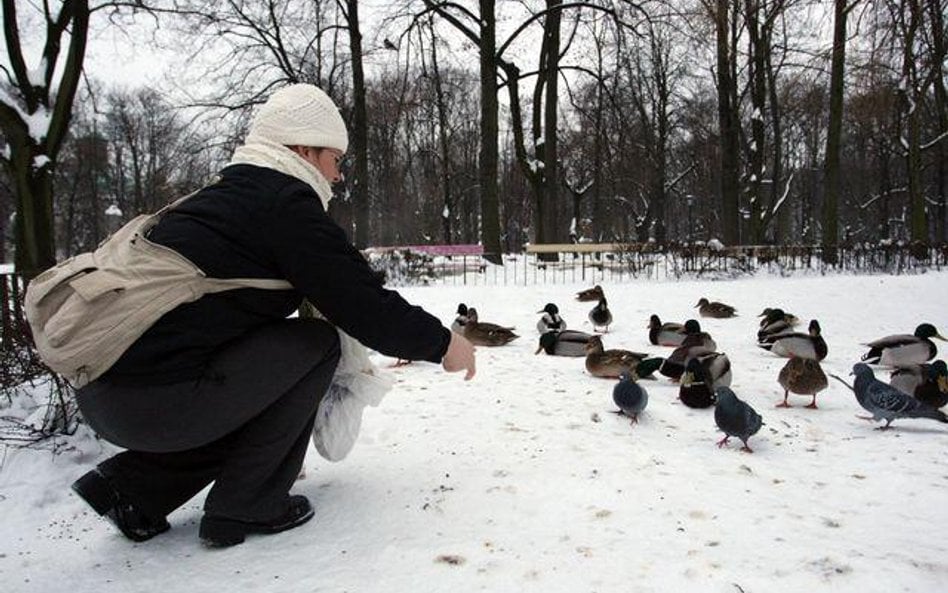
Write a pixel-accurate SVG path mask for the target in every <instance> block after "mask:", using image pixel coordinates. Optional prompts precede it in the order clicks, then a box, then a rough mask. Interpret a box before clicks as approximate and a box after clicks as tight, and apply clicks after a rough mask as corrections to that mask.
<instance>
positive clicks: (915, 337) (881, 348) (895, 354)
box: [862, 323, 945, 367]
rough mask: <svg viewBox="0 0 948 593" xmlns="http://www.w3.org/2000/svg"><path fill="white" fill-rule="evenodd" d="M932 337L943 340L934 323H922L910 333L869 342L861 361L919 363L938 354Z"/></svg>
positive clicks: (902, 364)
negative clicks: (867, 350)
mask: <svg viewBox="0 0 948 593" xmlns="http://www.w3.org/2000/svg"><path fill="white" fill-rule="evenodd" d="M932 338H935V339H937V340H945V338H944V337H943V336H942V335H941V334H939V333H938V330H937V329H935V326H934V325H932V324H931V323H922V324H920V325H919V326H918V327H916V328H915V333H914V334H912V335H908V334H897V335H892V336H886V337H884V338H879V339H878V340H873V341H872V342H869V343H868V344H866V346H869V352H866V353H865V354H863V355H862V361H863V362H865V363H868V364H881V365H884V366H890V367H897V366H905V365H909V364H921V363H923V362H925V361H928V360H931V359H933V358H935V356H937V355H938V348H937V347H936V346H935V343H934V342H932Z"/></svg>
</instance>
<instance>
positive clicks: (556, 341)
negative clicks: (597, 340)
mask: <svg viewBox="0 0 948 593" xmlns="http://www.w3.org/2000/svg"><path fill="white" fill-rule="evenodd" d="M591 337H592V334H587V333H586V332H581V331H576V330H574V329H567V330H563V331H561V332H556V331H549V332H546V333H545V334H543V335H541V336H540V343H539V346H538V347H537V351H536V352H535V353H534V354H539V353H541V352H546V353H547V354H549V355H550V356H572V357H580V356H586V342H588V341H589V338H591Z"/></svg>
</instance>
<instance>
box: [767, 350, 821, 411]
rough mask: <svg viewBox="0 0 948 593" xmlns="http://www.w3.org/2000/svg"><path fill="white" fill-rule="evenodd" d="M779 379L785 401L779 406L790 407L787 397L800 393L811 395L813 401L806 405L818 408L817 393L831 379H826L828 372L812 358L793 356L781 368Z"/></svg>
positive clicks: (778, 405)
mask: <svg viewBox="0 0 948 593" xmlns="http://www.w3.org/2000/svg"><path fill="white" fill-rule="evenodd" d="M777 381H778V382H779V383H780V386H781V387H783V402H782V403H779V404H777V407H778V408H789V407H790V404H789V403H787V398H788V397H789V395H790V393H791V392H792V393H796V394H799V395H811V396H813V401H811V402H810V403H809V404H808V405H807V406H806V407H808V408H813V409H816V394H817V393H819V392H820V391H823V390H824V389H826V388H827V387H829V381H827V379H826V373H824V372H823V368H822V367H821V366H820V363H819V362H818V361H816V360H813V359H812V358H801V357H798V356H794V357H792V358H791V359H790V360H788V361H787V364H785V365H783V368H782V369H780V374H779V375H777Z"/></svg>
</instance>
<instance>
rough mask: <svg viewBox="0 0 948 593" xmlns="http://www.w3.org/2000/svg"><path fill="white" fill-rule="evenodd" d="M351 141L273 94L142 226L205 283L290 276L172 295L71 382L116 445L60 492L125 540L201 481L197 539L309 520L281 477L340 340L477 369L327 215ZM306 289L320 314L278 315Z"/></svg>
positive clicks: (337, 120) (289, 470)
mask: <svg viewBox="0 0 948 593" xmlns="http://www.w3.org/2000/svg"><path fill="white" fill-rule="evenodd" d="M347 144H348V134H347V132H346V127H345V123H344V121H343V119H342V117H341V116H340V114H339V111H338V109H337V108H336V106H335V105H334V104H333V102H332V100H331V99H330V98H329V97H328V96H327V95H326V94H325V93H323V92H322V91H321V90H319V89H318V88H316V87H314V86H311V85H304V84H298V85H293V86H289V87H286V88H284V89H282V90H279V91H277V92H276V93H274V94H273V95H272V96H271V97H270V98H269V100H268V101H267V102H266V103H265V104H264V105H263V106H262V107H261V108H260V110H259V112H258V113H257V115H256V117H255V118H254V120H253V123H252V125H251V128H250V132H249V134H248V136H247V138H246V141H245V143H244V145H242V146H240V147H239V148H238V149H237V150H236V151H235V153H234V156H233V159H232V160H231V162H230V163H229V164H228V165H227V166H226V167H225V168H224V169H223V171H222V172H221V174H220V178H219V179H218V180H217V181H216V182H215V183H214V184H213V185H209V186H208V187H206V188H204V189H202V190H201V191H200V192H198V193H197V194H195V195H194V196H193V197H190V198H189V199H187V200H186V201H184V202H182V203H181V204H180V205H177V206H176V207H174V208H173V209H171V210H169V211H168V212H167V213H165V214H164V215H163V217H162V218H161V219H160V222H158V224H157V225H156V226H154V227H153V228H152V229H151V231H150V232H149V234H148V238H149V239H150V240H151V241H152V242H154V243H157V244H159V245H164V246H167V247H170V248H172V249H173V250H174V251H176V252H178V253H179V254H181V255H183V256H184V257H185V258H187V259H188V260H190V261H191V262H193V263H194V264H196V265H197V266H198V267H199V268H200V269H201V270H202V271H203V272H204V273H206V274H207V276H208V277H213V278H261V279H283V280H286V281H287V282H288V283H289V285H290V286H291V288H289V289H285V290H264V289H260V288H240V289H236V290H228V291H226V292H219V293H213V294H205V295H204V296H202V297H201V298H199V299H198V300H196V301H193V302H190V303H186V304H181V305H179V306H177V307H176V308H174V309H173V310H172V311H171V312H169V313H167V314H165V315H164V316H162V317H161V318H160V319H159V320H158V321H157V322H156V323H155V324H154V325H152V326H151V327H150V328H149V329H148V330H147V331H146V332H145V333H144V334H143V335H142V336H141V337H140V338H139V339H138V340H137V341H135V342H134V344H132V346H131V347H129V349H128V350H126V351H125V352H124V354H123V355H122V356H121V358H119V359H118V361H117V362H116V363H115V364H114V365H112V366H111V368H109V370H108V371H107V372H105V373H104V374H102V375H101V376H99V377H98V378H97V379H95V380H94V381H92V382H90V383H88V384H87V385H85V386H83V387H81V388H80V389H79V390H78V391H77V398H78V402H79V407H80V409H81V411H82V414H83V416H84V418H85V419H86V421H87V422H88V424H89V425H90V426H91V427H92V428H93V429H94V430H95V431H96V432H98V433H99V434H100V435H101V436H102V437H103V438H105V439H106V440H108V441H110V442H112V443H114V444H116V445H118V446H120V447H123V448H125V449H127V450H125V451H123V452H121V453H119V454H117V455H115V456H114V457H111V458H110V459H107V460H105V461H103V462H102V463H101V464H99V465H98V467H96V468H95V469H93V470H92V471H90V472H88V473H87V474H85V475H84V476H82V477H81V478H79V480H77V481H76V482H75V483H74V484H73V489H74V490H75V491H76V492H77V493H78V494H79V496H81V497H82V498H83V499H84V500H85V501H86V502H87V503H89V504H90V505H91V506H92V508H93V509H95V511H96V512H97V513H99V514H100V515H104V516H106V517H107V518H108V519H109V520H110V521H111V522H112V523H114V524H115V526H116V527H118V529H120V530H121V532H122V533H123V534H124V535H125V536H126V537H128V538H129V539H132V540H135V541H144V540H147V539H150V538H152V537H154V536H156V535H158V534H160V533H162V532H164V531H167V530H168V529H169V528H170V526H169V523H168V521H167V518H166V517H167V516H168V514H170V513H171V512H172V511H174V510H175V509H177V508H178V507H180V506H181V505H182V504H184V503H185V502H187V501H188V500H189V499H191V498H192V497H193V496H195V495H196V494H197V493H198V492H200V491H201V490H203V489H204V488H205V487H206V486H207V485H209V484H213V486H212V487H211V488H210V490H209V492H208V494H207V498H206V500H205V503H204V516H203V518H202V520H201V525H200V531H199V535H200V538H201V539H202V541H204V542H205V543H206V544H208V545H210V546H230V545H234V544H238V543H241V542H243V541H244V539H245V537H246V536H247V535H249V534H269V533H276V532H280V531H284V530H287V529H292V528H294V527H297V526H299V525H302V524H303V523H305V522H306V521H308V520H309V519H311V518H312V517H313V514H314V511H313V507H312V505H311V503H310V501H309V500H307V498H306V497H304V496H302V495H292V494H290V487H291V486H292V485H293V483H294V481H295V478H296V476H297V475H298V473H299V471H300V469H301V467H302V464H303V458H304V455H305V452H306V448H307V446H308V443H309V438H310V435H311V434H312V431H313V425H314V420H315V418H316V415H317V410H320V411H322V410H321V409H320V407H319V404H320V401H321V399H322V398H323V396H324V394H326V393H327V390H330V386H331V385H334V383H333V382H334V380H336V379H338V373H337V368H338V369H340V370H341V369H342V368H343V367H345V366H346V365H347V362H346V356H348V354H346V353H348V352H357V350H356V349H355V348H354V347H353V344H355V346H356V347H357V348H358V349H363V350H362V352H363V354H362V357H363V360H365V359H364V347H363V346H362V345H361V344H364V345H365V346H368V347H370V348H373V349H375V350H377V351H379V352H381V353H383V354H385V355H388V356H392V357H397V358H401V359H407V360H427V361H431V362H440V363H442V365H443V367H444V368H445V370H447V371H449V372H454V371H460V370H465V371H466V376H465V378H466V379H470V378H471V377H473V375H474V372H475V359H474V349H473V347H472V346H471V344H470V343H469V342H468V341H467V340H465V339H464V338H463V337H461V336H459V335H457V334H455V333H453V332H451V331H449V330H448V329H447V328H445V327H444V326H443V325H442V324H441V323H440V321H438V319H436V318H435V317H433V316H432V315H430V314H429V313H427V312H425V311H424V310H423V309H421V308H420V307H417V306H412V305H410V304H409V303H407V302H406V301H405V300H404V299H403V298H402V297H401V296H400V295H399V294H398V293H397V292H394V291H390V290H387V289H385V288H383V287H382V285H381V283H380V281H379V279H378V278H377V277H376V275H375V274H373V272H372V271H371V270H370V268H369V266H368V264H367V263H366V261H365V259H364V258H363V257H362V256H361V254H360V253H359V252H358V251H357V250H356V249H355V248H354V247H353V246H352V245H351V244H350V243H349V242H348V240H347V239H346V236H345V233H344V232H343V231H342V229H340V228H339V227H338V226H337V225H336V224H335V223H333V222H332V220H331V219H330V218H329V217H328V216H327V214H326V209H327V207H328V203H329V200H330V198H331V196H332V191H331V187H330V183H332V182H336V181H339V180H340V174H339V169H338V165H339V160H340V159H341V158H342V156H343V154H344V153H345V151H346V148H347ZM304 298H306V299H307V300H309V301H310V302H311V303H313V304H314V305H315V306H316V308H317V309H318V310H319V312H320V313H321V316H322V317H324V318H325V320H314V319H288V316H290V315H291V314H292V313H293V311H295V310H296V309H297V308H298V307H299V306H300V304H301V302H302V301H303V299H304ZM340 340H343V341H344V343H343V347H342V348H341V347H340ZM346 340H352V342H351V343H349V342H345V341H346ZM360 343H361V344H360ZM349 366H351V364H350V365H349ZM369 366H370V367H371V365H369ZM363 370H364V369H363ZM331 413H332V412H331V411H330V414H331ZM349 420H350V421H351V420H352V419H351V418H350V419H349ZM356 421H358V419H356Z"/></svg>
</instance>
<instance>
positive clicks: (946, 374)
mask: <svg viewBox="0 0 948 593" xmlns="http://www.w3.org/2000/svg"><path fill="white" fill-rule="evenodd" d="M889 385H891V386H892V387H895V388H896V389H898V390H899V391H901V392H903V393H907V394H909V395H911V396H913V397H915V399H917V400H919V401H920V402H924V403H926V404H928V405H930V406H931V407H933V408H941V407H944V406H945V404H948V365H946V364H945V361H944V360H936V361H935V362H933V363H931V364H928V363H922V364H910V365H907V366H902V367H897V368H896V369H895V370H894V371H892V375H891V377H890V378H889Z"/></svg>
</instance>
